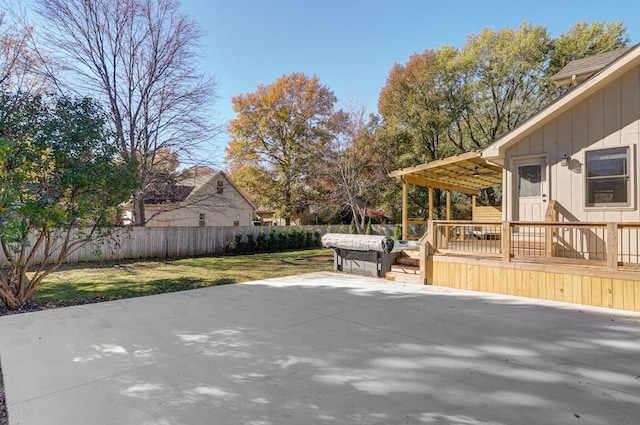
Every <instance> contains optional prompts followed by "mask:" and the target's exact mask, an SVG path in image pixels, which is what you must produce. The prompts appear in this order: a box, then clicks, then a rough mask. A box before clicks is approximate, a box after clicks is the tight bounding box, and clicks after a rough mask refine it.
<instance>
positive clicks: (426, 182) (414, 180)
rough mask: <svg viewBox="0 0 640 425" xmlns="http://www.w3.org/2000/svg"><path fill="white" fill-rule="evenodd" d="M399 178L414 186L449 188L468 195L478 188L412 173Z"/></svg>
mask: <svg viewBox="0 0 640 425" xmlns="http://www.w3.org/2000/svg"><path fill="white" fill-rule="evenodd" d="M401 179H402V181H403V182H406V183H409V184H415V185H416V186H424V187H431V188H435V189H442V190H451V191H453V192H459V193H466V194H468V195H473V194H474V193H476V192H477V191H478V189H474V188H473V187H466V186H459V185H456V184H447V183H442V182H439V181H436V180H430V179H425V178H424V177H419V176H416V175H412V174H405V175H403V176H402V177H401Z"/></svg>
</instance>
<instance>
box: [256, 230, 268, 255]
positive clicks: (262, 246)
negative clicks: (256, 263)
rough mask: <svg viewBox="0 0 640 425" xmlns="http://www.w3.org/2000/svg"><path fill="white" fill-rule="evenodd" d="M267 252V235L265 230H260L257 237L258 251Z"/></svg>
mask: <svg viewBox="0 0 640 425" xmlns="http://www.w3.org/2000/svg"><path fill="white" fill-rule="evenodd" d="M266 250H267V235H266V233H265V232H264V229H260V231H259V232H258V236H257V237H256V251H257V252H265V251H266Z"/></svg>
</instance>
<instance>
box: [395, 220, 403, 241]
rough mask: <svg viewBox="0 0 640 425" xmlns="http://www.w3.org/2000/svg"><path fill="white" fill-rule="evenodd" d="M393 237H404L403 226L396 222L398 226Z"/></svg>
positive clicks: (398, 238)
mask: <svg viewBox="0 0 640 425" xmlns="http://www.w3.org/2000/svg"><path fill="white" fill-rule="evenodd" d="M393 239H395V240H397V241H399V240H400V239H402V226H401V225H399V224H396V228H395V229H394V230H393Z"/></svg>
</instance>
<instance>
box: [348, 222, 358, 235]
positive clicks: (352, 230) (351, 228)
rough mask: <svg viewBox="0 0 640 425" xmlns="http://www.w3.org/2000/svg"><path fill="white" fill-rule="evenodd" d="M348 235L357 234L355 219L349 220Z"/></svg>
mask: <svg viewBox="0 0 640 425" xmlns="http://www.w3.org/2000/svg"><path fill="white" fill-rule="evenodd" d="M349 233H351V234H352V235H357V234H358V228H357V227H356V219H355V218H352V219H351V224H350V225H349Z"/></svg>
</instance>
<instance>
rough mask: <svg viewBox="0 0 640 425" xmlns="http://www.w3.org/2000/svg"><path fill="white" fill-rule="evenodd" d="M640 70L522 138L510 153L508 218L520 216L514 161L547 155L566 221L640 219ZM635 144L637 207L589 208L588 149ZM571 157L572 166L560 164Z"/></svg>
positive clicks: (553, 196)
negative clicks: (586, 202)
mask: <svg viewBox="0 0 640 425" xmlns="http://www.w3.org/2000/svg"><path fill="white" fill-rule="evenodd" d="M639 144H640V67H636V68H634V69H633V70H631V71H629V72H627V73H626V74H624V75H623V76H622V77H620V78H618V79H616V80H614V81H613V82H611V83H610V84H608V85H607V86H605V87H604V88H603V89H602V90H599V91H598V92H596V93H595V94H593V95H592V96H590V97H589V98H588V99H586V100H585V101H583V102H581V103H579V104H577V105H576V106H574V107H573V108H572V109H570V110H569V111H567V112H565V113H563V114H560V115H559V116H557V117H556V118H555V119H553V120H551V121H550V122H548V123H547V124H546V125H544V126H543V127H542V128H541V129H539V130H537V131H535V132H534V133H532V134H530V135H529V136H527V137H526V138H524V139H522V140H521V141H519V142H518V143H516V144H515V145H513V146H512V147H511V148H509V149H507V150H506V152H505V154H506V155H505V161H504V164H505V167H506V173H505V174H506V181H505V191H504V193H505V195H506V196H505V197H504V199H503V209H504V210H505V211H506V218H507V220H511V219H512V217H513V216H514V214H513V211H514V210H513V208H515V206H514V204H515V202H516V200H515V199H513V198H514V192H513V174H512V173H513V170H511V169H510V168H509V167H510V164H511V161H512V160H513V159H517V158H519V157H528V156H535V155H546V158H547V161H548V167H549V173H548V175H549V180H550V181H549V194H548V195H549V199H554V200H556V201H557V203H558V210H559V219H560V220H564V221H590V222H611V221H617V222H636V221H640V213H639V208H638V204H639V203H640V196H639V191H640V184H638V183H637V182H638V180H639V179H640V173H639V172H638V164H639V161H638V155H639V152H638V151H639V149H638V145H639ZM615 146H630V147H631V150H630V155H631V163H630V165H631V169H632V170H631V173H632V174H631V179H632V180H633V183H632V184H633V188H632V190H633V194H632V207H631V208H626V209H620V208H597V209H596V208H585V200H584V197H585V193H584V184H585V183H584V174H583V173H584V160H585V151H586V150H589V149H594V148H596V149H597V148H605V147H615ZM564 154H566V155H568V156H569V157H570V158H571V159H570V163H569V166H568V167H563V166H561V165H560V159H561V158H562V157H563V155H564Z"/></svg>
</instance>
